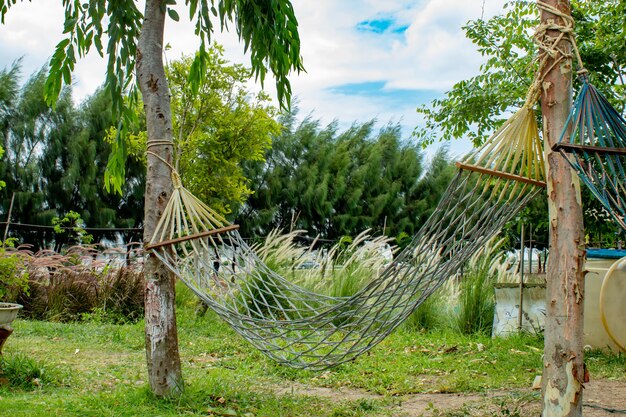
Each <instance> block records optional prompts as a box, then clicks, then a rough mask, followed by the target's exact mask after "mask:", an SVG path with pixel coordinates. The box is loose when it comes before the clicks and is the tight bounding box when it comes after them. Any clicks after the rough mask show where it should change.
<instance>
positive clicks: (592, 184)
mask: <svg viewBox="0 0 626 417" xmlns="http://www.w3.org/2000/svg"><path fill="white" fill-rule="evenodd" d="M557 149H558V150H559V151H560V152H561V153H562V154H563V155H564V156H565V157H566V158H567V160H568V161H569V163H570V165H571V166H572V168H573V169H574V170H575V171H576V173H577V174H578V176H579V177H580V179H581V180H582V181H583V183H585V185H586V186H587V187H588V188H589V190H590V191H591V193H592V194H593V195H594V196H595V197H596V198H597V199H598V200H599V201H600V202H601V203H602V205H603V206H604V208H605V209H606V210H607V211H608V212H609V214H610V215H611V216H612V217H613V219H614V220H615V221H616V222H617V223H618V224H619V225H620V226H621V227H622V228H623V229H625V230H626V221H625V216H626V173H625V172H626V171H625V170H624V164H625V163H626V120H624V118H623V117H622V116H621V115H620V113H619V112H618V111H617V110H616V109H615V108H614V107H613V106H611V104H610V103H609V101H608V100H607V99H606V97H604V96H603V95H602V94H601V93H600V92H599V91H598V90H596V88H595V87H594V86H593V85H591V84H590V83H589V82H588V81H587V79H586V78H585V79H584V82H583V85H582V87H581V89H580V91H579V93H578V96H577V98H576V101H575V102H574V105H573V107H572V111H571V113H570V115H569V118H568V120H567V123H566V125H565V128H564V130H563V133H562V135H561V138H560V140H559V143H557V144H556V146H555V150H557Z"/></svg>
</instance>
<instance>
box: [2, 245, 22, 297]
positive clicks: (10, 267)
mask: <svg viewBox="0 0 626 417" xmlns="http://www.w3.org/2000/svg"><path fill="white" fill-rule="evenodd" d="M26 292H28V272H27V271H26V268H25V265H24V258H23V256H22V255H21V254H20V253H19V252H17V251H15V250H10V248H5V247H4V246H3V245H0V302H2V301H4V302H13V301H15V300H17V298H18V297H19V295H20V294H21V293H26Z"/></svg>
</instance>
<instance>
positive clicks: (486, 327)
mask: <svg viewBox="0 0 626 417" xmlns="http://www.w3.org/2000/svg"><path fill="white" fill-rule="evenodd" d="M502 242H503V241H502V240H501V241H499V242H496V243H493V242H490V243H488V244H487V245H486V246H485V248H483V249H482V250H481V251H479V252H478V253H477V254H476V255H474V256H473V257H472V258H471V259H470V261H469V262H468V266H467V268H466V269H465V271H463V276H462V280H461V283H460V287H459V304H458V310H457V311H458V312H457V314H456V317H455V322H456V328H457V330H458V331H459V332H461V333H462V334H475V333H481V334H489V333H490V332H491V328H492V326H493V314H494V309H495V295H494V289H493V284H494V283H495V282H496V280H497V278H498V272H497V266H498V265H499V264H500V261H501V257H502V255H501V252H499V248H500V247H501V244H502Z"/></svg>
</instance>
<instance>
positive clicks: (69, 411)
mask: <svg viewBox="0 0 626 417" xmlns="http://www.w3.org/2000/svg"><path fill="white" fill-rule="evenodd" d="M178 323H179V327H178V331H179V341H180V353H181V358H182V362H183V372H184V379H185V392H184V394H183V395H182V396H181V397H179V398H176V399H170V400H163V399H156V398H154V397H153V396H151V394H150V391H149V389H148V387H147V383H146V379H145V378H146V370H145V367H146V365H145V353H144V334H143V323H137V324H127V325H111V324H106V323H98V322H97V321H87V322H83V323H71V324H60V323H49V322H39V321H28V320H17V321H15V322H14V326H13V327H14V329H15V332H14V334H13V335H12V336H11V337H10V338H9V339H8V341H7V344H6V345H5V348H4V354H5V355H4V356H5V359H4V360H5V361H6V364H13V366H14V367H15V368H16V373H21V374H24V373H27V372H31V374H30V375H31V376H30V377H28V375H26V377H25V378H24V383H23V387H22V388H16V387H14V386H11V385H10V384H9V383H8V382H7V380H8V379H11V378H13V377H12V376H11V375H9V373H10V370H8V368H7V365H6V364H5V368H4V371H3V372H4V375H0V415H2V416H16V417H17V416H29V417H31V416H46V417H49V416H211V415H214V416H270V417H273V416H335V417H339V416H396V415H419V414H402V413H403V412H402V411H401V410H402V407H401V405H402V403H403V401H405V400H406V399H407V398H408V397H410V394H415V393H431V394H435V393H464V394H466V393H489V392H502V393H503V394H502V395H506V396H509V397H511V398H514V397H516V396H517V397H518V400H519V398H522V400H523V399H524V398H525V397H524V398H523V396H526V397H528V396H529V395H530V396H531V397H533V398H534V399H535V400H536V399H537V398H538V396H539V394H538V393H537V392H534V393H531V394H529V391H528V387H530V386H531V384H532V381H533V379H534V378H535V376H536V375H538V374H539V373H540V372H541V354H542V343H543V342H542V341H541V340H540V339H538V338H534V337H513V338H509V339H496V340H492V339H491V338H489V337H485V336H472V337H467V336H460V335H458V334H455V333H453V332H451V331H442V332H436V333H416V332H409V331H405V330H403V329H399V330H397V331H396V332H394V333H393V334H392V335H390V336H389V337H388V338H387V339H386V340H385V341H383V342H382V343H381V344H380V345H378V346H377V347H375V348H374V349H373V350H372V351H371V352H370V353H368V354H365V355H363V356H361V357H360V358H358V359H357V360H356V361H355V362H353V363H349V364H344V365H341V366H339V367H337V368H333V369H331V370H329V371H325V372H321V373H320V372H310V371H301V370H294V369H290V368H286V367H283V366H280V365H277V364H275V363H273V362H272V361H270V360H269V359H266V358H265V357H264V356H263V355H262V354H260V353H259V352H257V351H256V350H254V349H253V348H252V347H250V346H249V345H248V344H247V342H245V341H244V340H243V339H241V338H240V337H239V336H237V335H236V334H235V333H234V332H233V331H231V330H230V329H229V328H228V327H227V326H226V325H224V324H223V323H222V322H221V321H219V319H217V318H216V316H214V315H213V314H211V313H208V314H206V315H205V316H204V317H196V316H195V315H194V313H193V307H192V306H184V305H183V306H181V307H180V308H179V309H178ZM586 360H587V365H588V367H589V369H590V372H591V374H592V378H611V379H617V380H621V381H624V380H626V376H625V375H624V369H625V367H626V360H625V358H624V356H620V355H609V354H602V353H600V352H595V351H594V352H589V353H588V354H587V359H586ZM494 401H496V400H494ZM497 401H502V400H501V399H500V400H497ZM429 412H430V414H433V413H434V414H436V413H437V410H436V404H433V405H432V407H430V411H429ZM507 412H509V413H510V415H514V414H513V411H512V410H510V409H508V408H506V409H503V410H502V415H505V414H506V413H507ZM445 415H449V414H445ZM454 415H466V414H454Z"/></svg>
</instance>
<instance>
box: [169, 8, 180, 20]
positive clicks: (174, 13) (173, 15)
mask: <svg viewBox="0 0 626 417" xmlns="http://www.w3.org/2000/svg"><path fill="white" fill-rule="evenodd" d="M167 14H168V15H169V16H170V19H172V20H173V21H175V22H178V21H179V20H180V17H179V16H178V12H177V11H176V10H174V9H169V8H168V9H167Z"/></svg>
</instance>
